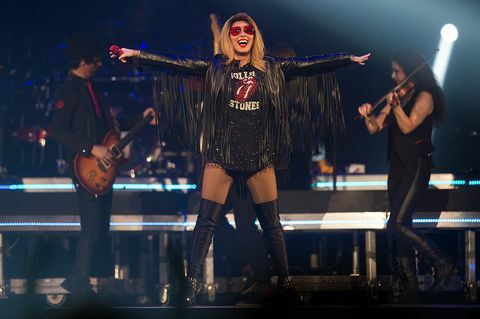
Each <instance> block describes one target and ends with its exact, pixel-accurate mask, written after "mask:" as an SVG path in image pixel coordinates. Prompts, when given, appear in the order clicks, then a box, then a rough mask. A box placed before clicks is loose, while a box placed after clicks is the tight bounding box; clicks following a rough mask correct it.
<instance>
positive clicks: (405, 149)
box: [358, 51, 456, 303]
mask: <svg viewBox="0 0 480 319" xmlns="http://www.w3.org/2000/svg"><path fill="white" fill-rule="evenodd" d="M391 63H392V64H391V65H392V79H393V80H394V81H395V83H396V84H397V86H396V90H394V91H393V92H390V93H389V94H387V95H386V104H385V105H384V107H383V108H382V109H381V111H380V112H379V114H378V115H376V116H375V115H374V114H372V113H373V112H372V106H371V105H370V104H368V103H365V104H363V105H361V106H360V107H359V108H358V112H359V113H360V115H361V116H362V117H363V118H364V120H365V125H366V127H367V130H368V132H369V133H370V134H375V133H378V132H380V131H381V130H382V129H384V128H385V127H388V154H387V155H388V161H389V171H388V198H389V206H390V218H389V220H388V224H387V230H388V231H389V233H390V234H391V235H392V237H393V238H394V240H395V244H396V245H395V246H396V247H395V248H396V252H395V253H394V256H395V257H396V258H395V259H396V261H397V265H398V267H396V268H397V269H398V270H399V271H398V273H397V274H396V275H397V277H396V279H397V280H396V283H397V286H396V287H394V292H395V293H394V299H393V301H394V302H397V303H418V302H419V301H420V298H419V293H418V292H419V291H418V281H417V272H416V267H415V257H414V250H413V249H415V250H417V251H418V252H419V253H420V254H423V255H425V256H427V257H428V259H429V260H430V261H431V262H432V264H433V269H434V276H435V280H434V282H433V284H432V286H431V287H430V294H431V295H435V294H437V293H438V292H439V291H440V290H441V289H442V288H443V287H444V286H445V285H446V284H447V283H448V280H449V278H450V277H451V275H453V274H454V273H455V272H456V267H455V265H454V264H453V263H451V262H450V261H449V259H447V257H446V256H445V255H444V254H443V253H442V252H441V251H440V250H439V249H438V248H437V247H436V246H435V245H434V244H433V242H431V241H430V240H428V239H427V238H426V237H425V236H424V235H423V234H422V233H421V232H419V231H418V230H417V229H415V228H413V227H412V215H413V213H414V211H415V208H416V206H417V204H418V202H419V200H420V199H421V198H422V196H423V195H424V193H425V191H426V190H427V188H428V183H429V180H430V173H431V169H432V165H433V159H432V152H433V150H434V147H433V144H432V141H431V140H432V129H433V126H434V124H438V123H440V122H441V121H442V119H443V117H444V114H445V97H444V94H443V91H442V89H441V88H440V87H439V85H438V84H437V82H436V80H435V77H434V75H433V72H432V70H431V69H430V67H429V65H428V64H427V61H426V60H425V58H424V57H423V56H422V55H421V54H419V53H417V52H415V51H405V52H400V53H398V54H397V55H395V56H394V57H393V59H392V62H391ZM409 74H410V75H409ZM394 278H395V276H394ZM394 283H395V282H394Z"/></svg>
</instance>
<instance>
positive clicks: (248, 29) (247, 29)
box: [230, 25, 255, 37]
mask: <svg viewBox="0 0 480 319" xmlns="http://www.w3.org/2000/svg"><path fill="white" fill-rule="evenodd" d="M243 32H245V33H246V34H248V35H254V34H255V28H254V27H252V26H251V25H246V26H244V27H243ZM240 33H242V27H233V28H231V29H230V35H231V36H232V37H236V36H237V35H240Z"/></svg>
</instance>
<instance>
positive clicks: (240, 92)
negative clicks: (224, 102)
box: [235, 76, 257, 102]
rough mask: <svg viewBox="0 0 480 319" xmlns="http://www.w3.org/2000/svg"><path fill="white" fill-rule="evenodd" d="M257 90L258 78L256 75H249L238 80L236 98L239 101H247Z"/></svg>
mask: <svg viewBox="0 0 480 319" xmlns="http://www.w3.org/2000/svg"><path fill="white" fill-rule="evenodd" d="M256 90H257V80H256V79H255V78H254V77H252V76H251V77H248V78H246V79H244V80H242V81H238V82H237V87H236V88H235V100H236V101H238V102H245V101H247V100H248V99H249V98H250V97H251V96H252V94H253V93H255V91H256Z"/></svg>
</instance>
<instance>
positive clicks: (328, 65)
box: [278, 53, 370, 76]
mask: <svg viewBox="0 0 480 319" xmlns="http://www.w3.org/2000/svg"><path fill="white" fill-rule="evenodd" d="M369 57H370V53H368V54H365V55H362V56H355V55H352V54H348V53H336V54H326V55H317V56H308V57H299V58H287V59H278V62H279V63H280V64H281V67H282V70H283V72H284V73H285V75H286V76H310V75H314V74H318V73H328V72H332V71H335V69H338V68H342V67H347V66H349V65H351V64H352V63H357V64H360V65H365V62H366V61H367V60H368V58H369Z"/></svg>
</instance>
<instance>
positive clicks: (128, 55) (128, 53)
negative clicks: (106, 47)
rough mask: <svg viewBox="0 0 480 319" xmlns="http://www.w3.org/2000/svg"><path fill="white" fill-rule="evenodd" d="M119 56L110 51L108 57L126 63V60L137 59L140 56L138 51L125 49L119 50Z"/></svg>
mask: <svg viewBox="0 0 480 319" xmlns="http://www.w3.org/2000/svg"><path fill="white" fill-rule="evenodd" d="M120 52H121V54H120V56H117V55H116V54H115V53H113V52H112V51H110V57H111V58H112V59H115V58H118V59H119V60H120V61H122V62H123V63H126V62H127V58H132V57H137V56H140V51H138V50H132V49H127V48H121V49H120Z"/></svg>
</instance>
